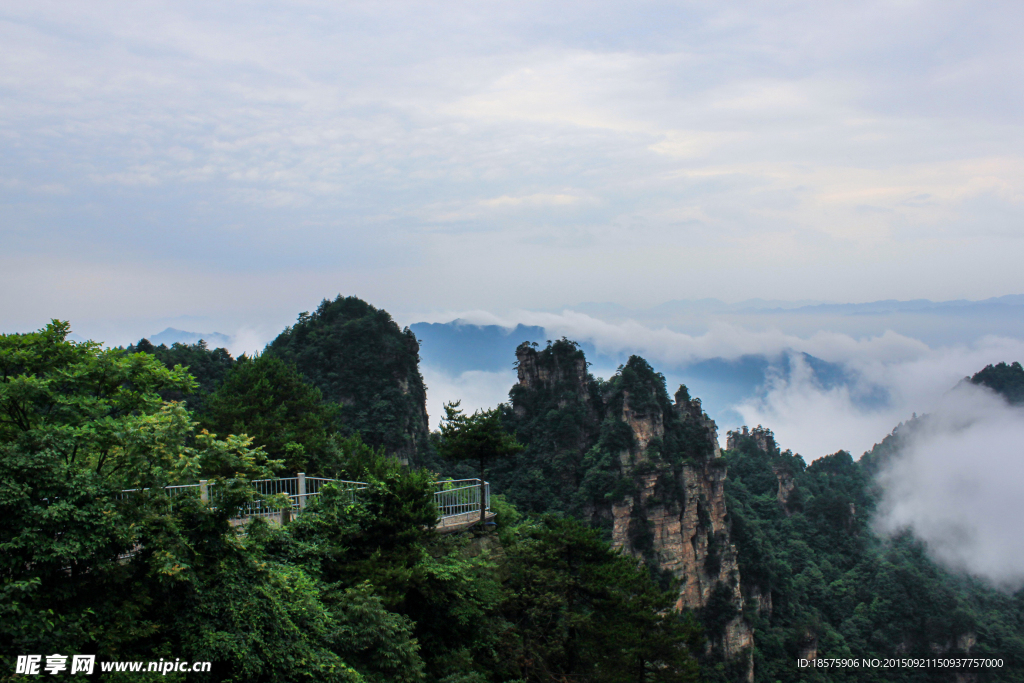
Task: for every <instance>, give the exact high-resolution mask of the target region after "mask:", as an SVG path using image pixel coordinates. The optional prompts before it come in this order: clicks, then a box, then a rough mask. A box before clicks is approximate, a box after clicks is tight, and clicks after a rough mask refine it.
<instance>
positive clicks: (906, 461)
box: [874, 382, 1024, 589]
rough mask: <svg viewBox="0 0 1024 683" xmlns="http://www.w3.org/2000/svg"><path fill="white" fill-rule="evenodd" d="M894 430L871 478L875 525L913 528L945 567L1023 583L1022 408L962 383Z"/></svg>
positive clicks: (884, 529)
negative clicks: (877, 494)
mask: <svg viewBox="0 0 1024 683" xmlns="http://www.w3.org/2000/svg"><path fill="white" fill-rule="evenodd" d="M901 435H902V440H903V446H902V448H901V449H900V451H899V452H898V453H897V455H896V456H895V457H894V458H893V459H892V460H891V461H890V462H889V463H888V465H887V466H886V467H884V468H883V470H882V471H881V473H880V474H879V477H878V482H879V484H880V485H881V486H882V489H883V492H884V493H883V498H882V501H881V504H880V505H879V508H878V513H877V517H876V519H875V522H874V524H875V528H876V530H877V531H878V532H880V533H882V534H895V533H899V532H901V531H903V530H910V531H913V533H914V535H915V536H916V537H917V538H919V539H921V540H922V541H924V542H925V543H926V544H927V549H928V553H929V554H930V555H931V556H932V557H933V558H934V559H935V560H937V561H938V562H940V563H941V564H943V565H945V566H947V567H949V568H950V569H953V570H955V571H962V572H967V573H970V574H973V575H977V576H980V577H984V578H985V579H988V580H989V581H991V582H992V583H994V584H996V585H998V586H1000V587H1004V588H1007V589H1016V588H1019V587H1021V586H1022V585H1024V534H1022V533H1021V529H1020V520H1021V519H1022V518H1024V496H1021V494H1020V483H1021V481H1024V457H1022V456H1024V453H1022V451H1024V409H1022V408H1019V407H1014V406H1010V405H1008V404H1007V403H1006V401H1005V400H1003V399H1002V397H1000V396H998V395H996V394H994V393H993V392H991V391H989V390H988V389H986V388H984V387H977V386H974V385H972V384H969V383H966V382H965V383H963V384H961V385H959V386H957V387H956V388H955V389H954V390H952V391H950V392H948V393H947V394H946V395H945V396H943V397H942V400H941V401H940V402H939V403H938V405H937V406H936V408H935V410H933V411H932V412H931V413H929V414H928V415H927V417H925V418H922V419H920V420H917V421H915V422H914V423H913V424H912V425H909V426H908V427H905V428H904V429H903V430H902V431H901Z"/></svg>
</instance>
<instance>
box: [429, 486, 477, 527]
mask: <svg viewBox="0 0 1024 683" xmlns="http://www.w3.org/2000/svg"><path fill="white" fill-rule="evenodd" d="M434 486H436V487H437V491H435V492H434V503H435V504H436V505H437V514H438V518H439V519H441V520H444V519H445V518H447V517H455V516H458V515H466V514H469V513H471V512H476V513H479V512H480V489H481V486H480V480H479V479H448V480H445V481H439V482H435V484H434ZM483 492H484V509H485V510H490V509H491V485H490V483H489V482H486V481H485V482H483Z"/></svg>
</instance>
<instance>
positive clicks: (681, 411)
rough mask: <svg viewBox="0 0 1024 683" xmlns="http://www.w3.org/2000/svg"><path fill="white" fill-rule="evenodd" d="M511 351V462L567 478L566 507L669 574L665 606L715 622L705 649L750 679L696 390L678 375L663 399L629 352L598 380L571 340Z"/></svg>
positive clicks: (712, 440)
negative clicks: (520, 446)
mask: <svg viewBox="0 0 1024 683" xmlns="http://www.w3.org/2000/svg"><path fill="white" fill-rule="evenodd" d="M559 344H562V345H563V346H565V345H571V347H570V346H565V348H563V347H560V346H558V345H559ZM516 358H517V360H518V372H519V382H518V384H517V385H516V386H515V387H514V388H513V390H512V392H510V397H511V398H512V411H511V413H512V415H511V416H510V419H511V426H512V427H513V428H515V429H516V431H517V433H518V434H519V438H520V439H521V440H523V441H524V443H527V444H528V449H527V452H526V453H525V454H523V455H522V458H523V462H519V463H516V465H515V467H517V468H518V469H519V470H520V471H523V470H528V469H530V468H533V469H535V470H537V469H540V468H547V469H546V470H545V472H546V473H547V472H550V474H549V475H548V474H546V476H550V477H552V478H555V479H557V480H560V481H561V482H562V484H563V486H566V485H567V486H566V487H567V488H569V489H571V493H572V495H571V496H568V497H567V498H566V499H565V501H566V502H565V506H566V507H565V509H566V511H568V512H571V513H573V514H577V515H579V516H581V517H584V518H586V519H589V520H590V521H591V522H592V523H593V524H594V525H596V526H599V527H605V528H607V529H608V531H609V533H610V536H611V542H612V544H613V545H614V546H615V547H617V548H621V549H622V550H623V551H624V552H626V553H629V554H630V555H633V556H635V557H636V558H637V559H638V560H639V561H641V562H644V563H647V564H648V565H649V566H651V567H652V568H654V569H655V570H657V571H658V572H659V573H662V574H668V575H670V576H672V577H673V578H675V579H678V581H679V585H680V590H679V596H678V599H677V602H676V607H677V609H680V610H683V609H692V610H697V611H698V612H699V613H700V614H701V615H702V616H706V617H708V621H709V622H714V623H715V624H717V626H716V629H717V631H716V632H713V633H709V634H708V635H709V640H710V641H711V646H712V652H711V653H709V654H714V653H718V656H721V657H724V658H726V659H733V660H735V659H740V660H741V661H743V662H744V663H745V671H746V677H745V679H746V680H750V681H752V680H753V656H752V651H753V643H754V640H753V631H752V629H751V627H750V625H749V624H748V623H747V621H746V620H745V619H744V618H743V616H742V607H743V594H742V591H741V587H740V573H739V567H738V563H737V551H736V547H735V545H734V544H733V542H732V540H731V537H730V525H729V519H728V510H727V509H726V503H725V491H724V488H725V479H726V476H727V474H728V473H727V471H726V467H725V465H724V460H723V459H722V458H720V457H719V456H720V455H721V450H720V448H719V446H718V432H717V427H716V425H715V423H714V421H713V420H711V419H710V418H709V417H708V416H707V415H706V414H705V413H704V411H703V410H702V408H701V403H700V399H696V398H691V397H690V396H689V393H688V392H687V390H686V388H685V387H680V389H679V391H677V392H676V394H675V401H674V402H672V401H671V400H670V399H669V398H668V394H667V392H666V390H665V380H664V377H662V376H661V375H660V374H658V373H656V372H654V370H653V369H652V368H651V367H650V366H649V365H648V364H647V363H646V361H644V360H643V359H641V358H639V357H636V356H634V357H632V358H630V359H629V362H628V363H626V364H625V365H624V366H623V367H622V368H620V370H619V372H618V373H617V374H616V375H615V376H614V377H612V378H611V379H610V380H609V381H607V382H601V383H598V382H596V381H595V380H594V378H593V377H591V376H590V375H589V374H588V373H587V369H586V368H587V366H586V360H585V358H584V357H583V353H582V351H580V350H579V349H578V347H577V346H576V345H574V344H572V342H565V341H564V340H563V341H562V342H556V343H555V344H554V345H551V346H549V347H548V348H547V349H544V350H541V351H538V350H536V349H535V348H532V347H531V346H530V345H526V344H524V345H522V346H520V348H519V349H518V351H517V354H516ZM570 418H571V419H570ZM540 425H548V426H547V427H546V430H547V431H544V430H543V429H541V427H540ZM566 425H568V426H569V427H572V428H571V429H567V428H566ZM552 431H554V432H556V433H557V434H561V436H560V437H559V438H553V437H551V432H552ZM563 432H564V433H563ZM520 495H521V496H523V497H525V496H526V495H527V494H526V492H523V493H522V494H520ZM510 498H513V497H512V496H510ZM513 500H514V501H516V500H517V499H516V498H513ZM517 504H518V502H517ZM767 601H768V605H769V606H768V609H770V597H768V598H767ZM715 615H717V617H715ZM723 615H724V616H723ZM723 624H724V625H723Z"/></svg>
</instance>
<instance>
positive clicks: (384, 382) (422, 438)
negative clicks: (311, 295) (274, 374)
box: [265, 295, 429, 462]
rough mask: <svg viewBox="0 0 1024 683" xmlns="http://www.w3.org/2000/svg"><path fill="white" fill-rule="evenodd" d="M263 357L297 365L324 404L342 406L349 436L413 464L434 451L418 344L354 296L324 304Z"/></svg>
mask: <svg viewBox="0 0 1024 683" xmlns="http://www.w3.org/2000/svg"><path fill="white" fill-rule="evenodd" d="M265 353H266V354H269V355H271V356H274V357H276V358H280V359H281V360H283V361H286V362H288V363H292V364H294V365H295V366H296V367H297V368H298V370H299V372H300V373H301V374H302V376H303V377H305V378H306V379H307V380H308V381H309V382H311V383H312V384H313V385H314V386H315V387H317V388H318V389H320V391H321V393H322V394H323V397H324V399H325V400H327V401H331V402H333V403H337V404H338V405H339V406H340V408H339V418H340V424H341V426H342V427H341V428H342V430H343V431H344V432H345V433H349V434H354V433H356V432H358V433H359V434H361V435H362V438H363V440H364V441H365V442H366V443H368V444H371V445H373V446H383V447H384V448H385V449H386V450H387V451H388V452H389V453H395V454H397V455H398V456H399V457H400V458H402V459H403V460H406V461H409V462H415V461H416V459H417V455H418V454H419V455H420V456H422V455H423V454H424V453H425V452H426V451H427V450H428V449H429V436H428V433H429V428H428V423H427V409H426V400H427V394H426V387H424V385H423V377H422V376H421V375H420V371H419V343H418V342H417V341H416V336H415V335H414V334H413V333H412V332H410V331H409V329H408V328H407V329H405V330H400V329H399V328H398V325H397V324H395V322H394V320H392V319H391V316H390V315H389V314H388V313H387V311H383V310H379V309H376V308H374V307H373V306H371V305H370V304H368V303H366V302H365V301H362V300H361V299H358V298H356V297H354V296H350V297H342V296H340V295H339V296H338V297H337V298H336V299H334V300H333V301H330V300H327V299H324V300H323V302H321V304H320V306H318V307H317V309H316V311H314V312H313V313H312V314H309V313H301V314H300V315H299V319H298V321H297V322H296V323H295V324H294V325H292V326H291V327H289V328H287V329H285V331H284V332H282V333H281V334H280V335H279V336H278V337H277V338H276V339H275V340H274V341H272V342H271V343H270V344H269V345H268V346H267V349H266V352H265Z"/></svg>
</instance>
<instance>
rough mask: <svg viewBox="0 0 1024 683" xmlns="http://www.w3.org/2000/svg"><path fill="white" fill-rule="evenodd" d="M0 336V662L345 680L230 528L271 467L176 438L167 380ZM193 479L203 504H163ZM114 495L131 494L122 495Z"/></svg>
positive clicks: (308, 609) (300, 587)
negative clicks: (174, 667)
mask: <svg viewBox="0 0 1024 683" xmlns="http://www.w3.org/2000/svg"><path fill="white" fill-rule="evenodd" d="M68 332H69V326H68V324H67V323H64V322H59V321H53V322H52V323H51V324H50V325H48V326H47V327H46V328H45V329H43V330H40V331H39V332H35V333H31V334H24V335H0V515H2V517H3V519H4V520H5V523H4V524H3V525H2V527H0V658H2V659H3V660H4V661H3V665H4V666H5V667H7V666H10V667H12V668H11V669H8V670H13V666H14V657H15V656H16V655H18V654H24V653H31V652H68V651H71V652H83V653H87V652H95V653H96V654H98V655H100V657H101V658H104V659H106V658H109V659H156V658H159V657H163V656H181V657H183V658H184V657H187V658H189V659H193V660H204V659H206V660H212V661H215V662H217V670H216V671H215V672H213V673H212V674H211V675H210V676H209V677H208V678H210V679H211V680H250V681H270V680H298V679H301V678H316V679H317V680H332V681H339V682H340V681H350V682H352V683H355V682H356V681H358V680H360V679H359V676H358V674H357V673H356V672H355V671H353V670H352V669H351V668H350V667H348V666H347V665H346V664H345V663H344V662H343V661H342V660H341V659H340V658H339V657H338V655H337V654H335V653H333V652H332V651H331V650H330V649H329V647H328V644H329V642H330V638H331V637H332V635H331V634H332V633H333V630H332V629H333V626H334V621H333V618H332V617H331V615H330V614H329V613H328V612H327V611H326V610H325V609H324V608H323V606H322V605H321V604H320V598H319V594H318V592H317V590H316V586H315V584H314V583H312V582H311V581H310V579H309V577H308V576H307V575H306V574H305V573H304V572H303V571H302V570H301V569H300V568H298V567H294V566H284V565H277V564H273V563H267V562H265V561H263V559H262V558H261V557H259V556H258V554H256V553H254V552H253V551H254V549H253V548H250V547H249V546H247V545H246V543H245V542H244V540H243V539H242V538H240V537H239V536H238V535H237V534H236V531H235V528H234V527H233V526H232V524H231V522H230V518H231V517H232V516H233V515H235V514H237V509H238V507H239V506H240V505H242V504H245V503H246V502H248V501H251V500H252V498H253V496H254V494H253V489H252V487H251V485H250V484H249V480H250V479H252V478H254V477H266V476H271V475H272V466H273V465H274V463H272V462H270V461H268V460H267V459H266V456H265V454H264V453H263V452H262V450H260V449H253V448H251V447H250V442H249V440H247V439H244V438H241V437H232V438H229V439H226V440H218V439H215V438H214V437H213V436H211V435H210V434H206V433H204V434H199V435H193V428H194V423H193V422H192V421H191V418H190V416H189V413H188V411H187V410H185V408H184V405H183V404H182V403H173V402H171V403H168V402H165V401H163V400H162V399H161V392H163V391H168V390H181V391H186V392H187V391H190V390H191V389H192V387H193V383H192V380H191V378H189V376H188V375H187V374H186V373H185V372H184V370H183V369H182V368H180V367H176V368H173V369H168V368H167V367H165V366H164V365H163V364H162V363H160V362H159V361H158V360H157V359H156V358H154V357H153V356H151V355H149V354H145V353H136V354H125V353H124V351H123V350H118V349H113V350H103V349H102V348H101V347H100V345H99V344H96V343H93V342H85V343H75V342H72V341H69V340H68V339H67V335H68ZM199 476H203V477H207V478H210V479H211V480H212V481H211V485H212V486H213V487H214V488H213V489H212V491H213V492H214V494H213V495H215V496H216V505H215V506H211V505H209V504H207V503H206V502H205V501H202V500H200V498H199V496H198V495H194V496H191V495H182V496H179V497H175V498H174V499H170V498H169V497H168V495H167V494H166V493H165V492H164V490H163V489H162V487H163V486H165V485H167V484H173V483H182V482H188V481H194V480H195V479H196V478H198V477H199ZM124 489H132V491H129V492H125V491H124Z"/></svg>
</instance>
